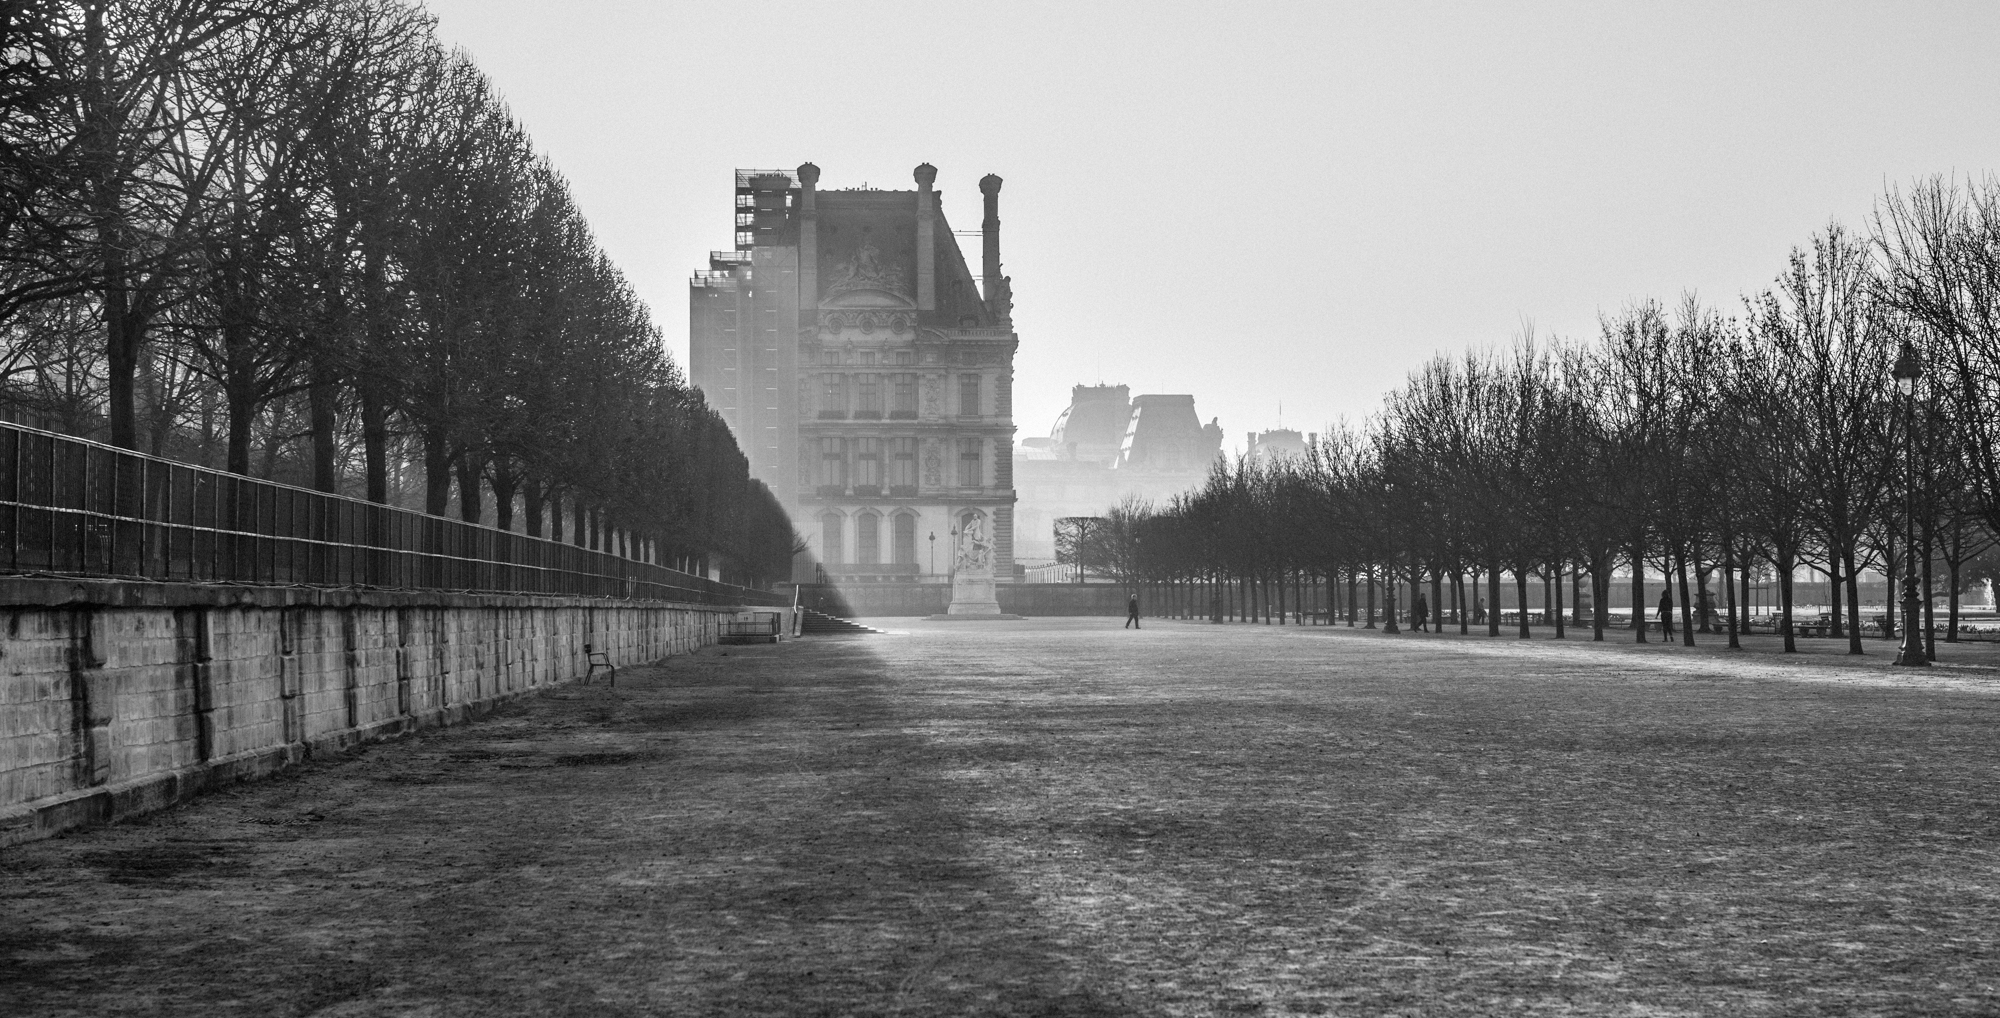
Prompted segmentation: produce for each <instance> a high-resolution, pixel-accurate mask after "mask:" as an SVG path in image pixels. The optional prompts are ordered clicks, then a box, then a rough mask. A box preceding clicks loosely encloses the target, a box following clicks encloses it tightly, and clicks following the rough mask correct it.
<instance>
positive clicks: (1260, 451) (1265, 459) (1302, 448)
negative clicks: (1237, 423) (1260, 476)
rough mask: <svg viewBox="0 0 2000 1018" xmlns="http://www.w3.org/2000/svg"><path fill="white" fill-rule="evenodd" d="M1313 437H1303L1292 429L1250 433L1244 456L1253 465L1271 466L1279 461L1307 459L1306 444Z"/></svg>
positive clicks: (1274, 429)
mask: <svg viewBox="0 0 2000 1018" xmlns="http://www.w3.org/2000/svg"><path fill="white" fill-rule="evenodd" d="M1312 439H1313V436H1307V435H1301V434H1299V433H1298V432H1296V431H1293V430H1292V429H1290V428H1273V429H1272V430H1270V431H1265V432H1256V431H1253V432H1250V441H1249V443H1248V444H1247V445H1246V446H1244V455H1246V456H1248V457H1249V458H1250V461H1251V462H1252V463H1258V464H1263V465H1270V464H1274V463H1277V462H1278V461H1279V460H1286V459H1299V460H1302V459H1305V457H1306V443H1308V442H1310V441H1312Z"/></svg>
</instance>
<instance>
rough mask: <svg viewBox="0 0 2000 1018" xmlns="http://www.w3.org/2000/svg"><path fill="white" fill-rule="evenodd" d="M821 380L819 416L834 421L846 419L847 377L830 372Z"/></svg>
mask: <svg viewBox="0 0 2000 1018" xmlns="http://www.w3.org/2000/svg"><path fill="white" fill-rule="evenodd" d="M819 379H820V390H819V415H820V416H821V417H823V418H829V419H834V420H838V419H840V418H842V417H846V416H847V376H846V375H843V374H839V373H838V372H832V371H829V372H827V373H826V374H823V375H821V376H819Z"/></svg>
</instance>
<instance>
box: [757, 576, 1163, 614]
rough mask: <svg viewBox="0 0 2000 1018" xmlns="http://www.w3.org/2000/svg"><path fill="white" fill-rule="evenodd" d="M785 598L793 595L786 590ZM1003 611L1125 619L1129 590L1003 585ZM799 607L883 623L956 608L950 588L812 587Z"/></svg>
mask: <svg viewBox="0 0 2000 1018" xmlns="http://www.w3.org/2000/svg"><path fill="white" fill-rule="evenodd" d="M780 592H781V593H787V594H788V593H790V590H789V588H781V591H780ZM993 593H994V596H995V597H996V598H998V599H999V601H1000V610H1001V611H1003V612H1006V613H1008V614H1011V615H1026V616H1029V617H1030V618H1033V617H1035V616H1046V615H1116V616H1119V617H1120V618H1123V617H1124V615H1125V599H1126V597H1127V596H1128V593H1129V592H1128V591H1127V590H1126V589H1125V588H1124V587H1122V586H1118V585H1116V584H1109V583H1082V584H1079V583H998V584H994V586H993ZM799 603H800V604H802V605H804V606H806V607H808V608H813V609H816V610H819V611H824V612H827V613H828V614H831V615H845V616H848V617H850V618H882V617H896V616H912V615H940V614H943V613H944V610H945V608H946V607H947V606H949V605H950V603H951V584H949V583H844V584H841V585H839V586H838V587H834V586H831V585H813V584H808V585H806V586H805V587H803V588H802V589H801V590H800V592H799Z"/></svg>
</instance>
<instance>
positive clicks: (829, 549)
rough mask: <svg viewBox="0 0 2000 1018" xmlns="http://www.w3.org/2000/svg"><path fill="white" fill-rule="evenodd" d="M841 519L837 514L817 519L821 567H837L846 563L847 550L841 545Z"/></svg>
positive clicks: (829, 514)
mask: <svg viewBox="0 0 2000 1018" xmlns="http://www.w3.org/2000/svg"><path fill="white" fill-rule="evenodd" d="M840 524H841V519H840V514H839V513H827V514H826V515H825V516H822V517H820V518H819V548H820V553H819V560H820V564H821V565H829V566H830V565H837V564H839V563H842V562H845V561H847V549H846V547H845V546H844V545H843V544H842V543H841V539H840V538H841V529H842V528H841V525H840Z"/></svg>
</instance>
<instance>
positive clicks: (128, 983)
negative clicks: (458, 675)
mask: <svg viewBox="0 0 2000 1018" xmlns="http://www.w3.org/2000/svg"><path fill="white" fill-rule="evenodd" d="M889 686H890V679H889V678H888V677H887V675H886V674H885V668H884V665H883V662H882V661H881V659H880V658H879V657H878V656H877V655H876V654H875V653H874V652H873V650H872V649H871V648H870V645H869V644H868V642H866V641H863V640H808V641H801V642H799V643H794V644H787V645H782V646H779V647H773V648H745V649H730V650H729V651H727V652H726V653H722V652H716V651H709V652H704V653H702V654H698V655H692V656H689V657H685V658H676V659H672V660H670V661H667V662H663V663H662V664H661V665H659V666H654V667H648V668H633V669H628V670H626V671H624V672H622V673H621V674H620V676H619V683H618V686H617V687H616V688H615V689H612V688H609V687H606V686H563V687H556V688H554V689H550V690H546V691H543V692H541V693H539V694H536V695H534V696H531V697H528V698H526V699H524V700H522V701H517V702H515V703H512V704H509V705H506V706H504V707H502V708H500V709H499V710H496V711H495V712H494V713H493V714H492V715H491V716H490V717H489V718H487V719H485V720H482V721H480V722H478V723H476V724H473V725H469V726H465V727H463V728H456V729H444V730H436V731H430V732H425V733H422V734H420V735H418V736H416V737H413V738H411V739H409V740H406V741H404V742H401V743H395V744H388V745H382V746H377V747H374V748H372V749H370V750H369V751H368V752H366V753H363V754H360V755H358V756H357V757H355V758H352V759H348V760H344V761H339V762H334V763H322V764H315V765H313V766H310V767H308V768H306V769H304V770H303V771H300V772H296V773H293V774H290V775H286V776H283V777H280V778H277V779H274V780H271V781H266V782H262V783H257V784H252V785H246V786H241V787H239V788H235V789H229V790H224V791H221V792H218V793H216V794H212V795H209V796H206V797H204V798H203V799H201V800H199V801H197V802H195V803H193V804H190V805H189V806H187V807H184V808H181V809H178V810H174V811H170V812H168V813H165V814H160V815H157V816H154V817H151V818H148V819H145V820H142V821H139V822H135V823H130V824H124V825H118V826H115V827H111V828H104V829H99V830H94V831H86V832H81V833H78V834H76V835H74V836H71V837H68V838H63V839H58V840H55V841H49V842H42V843H37V844H32V845H26V846H20V847H18V848H16V849H13V850H10V851H9V852H7V853H4V854H0V1013H4V1014H7V1015H9V1016H11V1015H15V1014H20V1015H90V1016H97V1015H120V1014H134V1015H138V1014H144V1015H190V1016H194V1015H200V1016H210V1015H231V1014H242V1015H260V1016H262V1015H280V1016H284V1015H296V1016H306V1015H324V1016H333V1015H339V1016H362V1015H406V1014H421V1015H426V1016H433V1015H434V1016H458V1015H480V1016H486V1015H514V1014H518V1015H579V1016H581V1015H589V1016H593V1018H596V1016H606V1015H611V1016H617V1015H635V1016H636V1015H664V1014H686V1015H702V1016H708V1015H728V1014H759V1015H852V1014H925V1015H928V1014H954V1015H1022V1016H1075V1018H1081V1016H1094V1015H1106V1016H1109V1015H1124V1014H1131V1013H1136V1012H1135V1011H1133V1010H1131V1009H1129V1008H1127V1007H1125V1006H1124V1005H1123V1002H1122V1001H1121V1000H1119V999H1118V998H1116V997H1115V996H1112V995H1107V994H1106V993H1105V992H1104V991H1103V990H1102V989H1101V988H1099V987H1097V986H1094V985H1091V982H1092V981H1091V978H1090V973H1091V972H1092V971H1097V970H1100V966H1101V965H1102V964H1103V963H1102V962H1099V961H1097V960H1094V959H1088V958H1082V957H1079V956H1078V954H1077V953H1076V951H1075V949H1074V948H1073V947H1072V946H1071V945H1067V944H1064V943H1061V942H1059V941H1058V939H1057V938H1056V936H1055V935H1053V934H1052V933H1051V931H1050V930H1049V929H1048V928H1047V926H1046V924H1045V923H1043V922H1042V921H1041V917H1040V916H1038V915H1037V914H1036V910H1035V905H1034V903H1033V902H1032V901H1030V900H1028V899H1027V898H1025V897H1023V896H1022V895H1021V894H1020V893H1018V892H1017V891H1015V890H1014V889H1013V885H1011V884H1010V883H1009V882H1008V881H1007V880H1006V879H1005V875H1004V874H1000V873H996V872H994V871H993V870H992V869H991V868H989V867H988V866H986V865H984V864H982V863H980V862H978V861H976V859H975V856H976V854H977V853H976V851H975V850H974V848H973V846H972V845H971V844H970V841H969V838H970V837H971V836H972V835H973V834H974V833H976V832H975V828H976V827H977V824H976V823H975V822H974V821H973V820H972V819H971V817H972V816H973V814H975V813H976V812H977V811H978V808H979V805H980V804H979V802H977V801H976V799H974V798H969V797H968V795H967V792H966V790H965V789H964V788H962V787H956V786H954V785H953V783H951V782H949V781H948V780H946V778H944V777H943V776H942V772H943V771H944V770H945V769H947V768H948V767H951V766H955V765H956V758H955V757H953V756H952V754H951V753H949V752H947V751H945V750H943V749H941V748H940V747H939V746H937V745H935V744H933V742H932V741H931V740H929V739H927V738H926V737H924V736H923V735H922V734H919V733H913V732H910V731H906V730H905V725H904V724H903V720H904V718H903V714H902V713H901V712H900V711H899V709H898V706H897V704H896V702H895V697H894V695H893V694H892V692H891V690H890V688H889Z"/></svg>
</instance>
